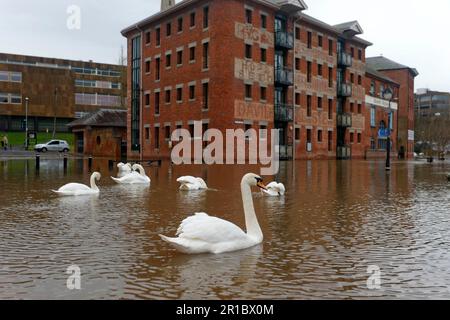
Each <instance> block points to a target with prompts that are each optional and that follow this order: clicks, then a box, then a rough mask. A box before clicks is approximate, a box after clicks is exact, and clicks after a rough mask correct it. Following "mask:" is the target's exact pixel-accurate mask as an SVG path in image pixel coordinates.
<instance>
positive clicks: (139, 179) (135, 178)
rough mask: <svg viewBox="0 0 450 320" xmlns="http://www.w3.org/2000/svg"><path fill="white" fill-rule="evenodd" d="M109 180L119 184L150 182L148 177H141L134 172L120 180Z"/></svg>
mask: <svg viewBox="0 0 450 320" xmlns="http://www.w3.org/2000/svg"><path fill="white" fill-rule="evenodd" d="M111 178H112V179H113V180H114V181H115V182H117V183H119V184H150V182H151V181H150V178H149V177H147V176H142V175H141V174H139V173H137V172H136V171H133V172H131V173H129V174H127V175H125V176H124V177H122V178H114V177H111Z"/></svg>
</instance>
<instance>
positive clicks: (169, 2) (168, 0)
mask: <svg viewBox="0 0 450 320" xmlns="http://www.w3.org/2000/svg"><path fill="white" fill-rule="evenodd" d="M174 5H175V0H161V12H162V11H166V10H167V9H170V8H172V7H173V6H174Z"/></svg>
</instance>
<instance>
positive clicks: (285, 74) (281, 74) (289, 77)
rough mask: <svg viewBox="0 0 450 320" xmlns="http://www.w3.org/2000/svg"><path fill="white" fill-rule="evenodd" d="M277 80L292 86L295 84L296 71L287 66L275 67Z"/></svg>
mask: <svg viewBox="0 0 450 320" xmlns="http://www.w3.org/2000/svg"><path fill="white" fill-rule="evenodd" d="M275 82H277V83H279V84H283V85H286V86H292V85H293V84H294V73H293V72H292V70H290V69H287V68H278V69H275Z"/></svg>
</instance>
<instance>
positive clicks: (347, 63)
mask: <svg viewBox="0 0 450 320" xmlns="http://www.w3.org/2000/svg"><path fill="white" fill-rule="evenodd" d="M338 64H339V66H342V67H351V66H352V65H353V58H352V56H351V55H349V54H348V53H347V52H344V51H341V52H340V53H339V54H338Z"/></svg>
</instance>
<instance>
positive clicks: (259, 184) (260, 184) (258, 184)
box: [256, 181, 267, 191]
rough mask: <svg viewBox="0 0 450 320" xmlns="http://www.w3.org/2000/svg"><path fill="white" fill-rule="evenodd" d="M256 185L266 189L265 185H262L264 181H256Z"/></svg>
mask: <svg viewBox="0 0 450 320" xmlns="http://www.w3.org/2000/svg"><path fill="white" fill-rule="evenodd" d="M256 185H257V186H258V188H260V189H263V190H266V191H267V188H266V186H265V185H264V183H262V181H260V182H258V183H257V184H256Z"/></svg>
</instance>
